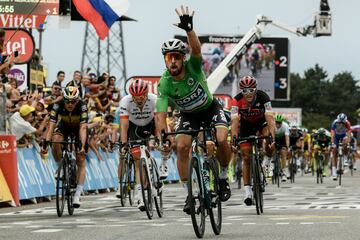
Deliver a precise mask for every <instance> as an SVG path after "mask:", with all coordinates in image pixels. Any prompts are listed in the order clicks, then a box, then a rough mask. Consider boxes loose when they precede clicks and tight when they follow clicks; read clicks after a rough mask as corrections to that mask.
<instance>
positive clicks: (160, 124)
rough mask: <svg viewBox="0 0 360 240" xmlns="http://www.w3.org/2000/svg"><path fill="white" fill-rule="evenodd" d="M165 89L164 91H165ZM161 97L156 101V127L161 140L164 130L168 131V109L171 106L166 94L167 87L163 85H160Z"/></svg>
mask: <svg viewBox="0 0 360 240" xmlns="http://www.w3.org/2000/svg"><path fill="white" fill-rule="evenodd" d="M163 87H164V89H163ZM158 92H159V95H158V97H157V99H156V115H155V125H156V132H157V133H156V135H157V137H159V138H160V134H161V131H162V130H163V129H164V130H165V131H167V124H166V117H167V109H168V106H169V97H168V95H167V94H166V91H165V86H163V85H162V84H161V80H160V84H159V85H158Z"/></svg>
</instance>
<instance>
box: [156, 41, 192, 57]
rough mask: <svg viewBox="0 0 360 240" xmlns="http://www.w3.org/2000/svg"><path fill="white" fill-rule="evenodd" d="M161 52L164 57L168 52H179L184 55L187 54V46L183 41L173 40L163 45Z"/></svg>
mask: <svg viewBox="0 0 360 240" xmlns="http://www.w3.org/2000/svg"><path fill="white" fill-rule="evenodd" d="M161 52H162V54H163V55H165V54H166V53H168V52H179V53H182V54H186V46H185V44H184V43H183V41H181V40H179V39H175V38H172V39H169V40H167V41H166V42H164V43H163V45H162V46H161Z"/></svg>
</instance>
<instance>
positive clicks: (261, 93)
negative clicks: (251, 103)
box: [256, 90, 270, 102]
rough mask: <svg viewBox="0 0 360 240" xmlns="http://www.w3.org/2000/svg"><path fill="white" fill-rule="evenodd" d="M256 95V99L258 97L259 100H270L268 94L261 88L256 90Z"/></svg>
mask: <svg viewBox="0 0 360 240" xmlns="http://www.w3.org/2000/svg"><path fill="white" fill-rule="evenodd" d="M256 96H257V99H259V100H260V101H265V102H270V97H269V95H268V94H267V93H266V92H264V91H262V90H257V91H256Z"/></svg>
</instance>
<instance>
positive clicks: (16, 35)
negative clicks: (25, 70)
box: [3, 29, 35, 64]
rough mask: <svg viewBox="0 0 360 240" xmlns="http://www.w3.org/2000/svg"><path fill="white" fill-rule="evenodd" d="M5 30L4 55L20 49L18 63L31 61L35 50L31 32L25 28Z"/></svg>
mask: <svg viewBox="0 0 360 240" xmlns="http://www.w3.org/2000/svg"><path fill="white" fill-rule="evenodd" d="M5 32H6V35H5V41H4V43H5V46H4V52H3V55H13V54H14V52H15V51H18V52H19V61H18V62H17V64H22V63H27V62H29V61H30V60H31V57H32V55H33V53H34V51H35V43H34V39H33V37H32V36H31V34H30V33H29V32H28V31H26V30H24V29H17V30H16V29H5ZM9 39H10V40H9Z"/></svg>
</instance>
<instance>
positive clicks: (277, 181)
mask: <svg viewBox="0 0 360 240" xmlns="http://www.w3.org/2000/svg"><path fill="white" fill-rule="evenodd" d="M280 151H281V147H280V146H276V152H275V156H274V169H273V176H272V178H271V179H272V183H273V184H277V187H278V188H279V187H280V177H281V167H280V157H281V154H280Z"/></svg>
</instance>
